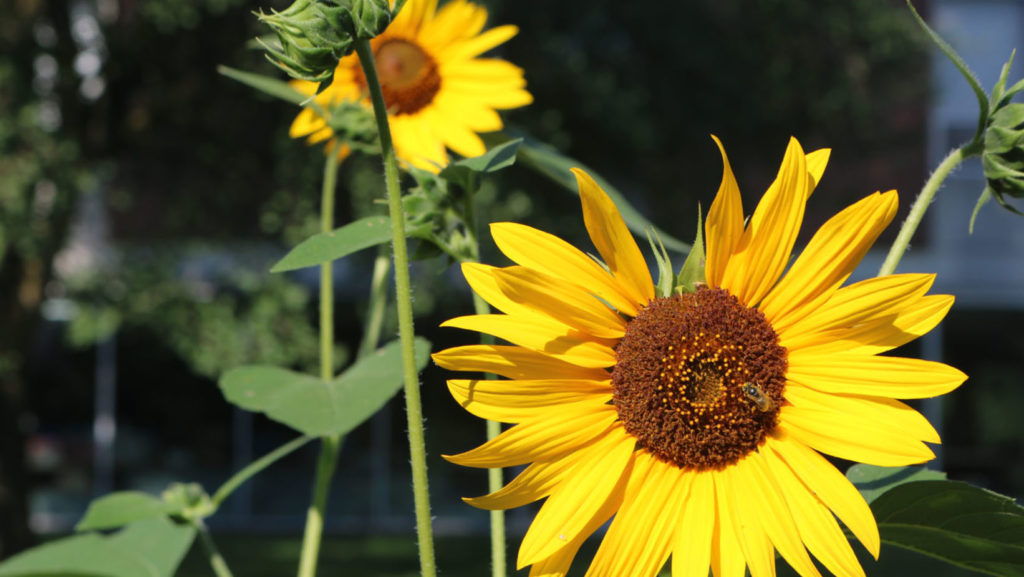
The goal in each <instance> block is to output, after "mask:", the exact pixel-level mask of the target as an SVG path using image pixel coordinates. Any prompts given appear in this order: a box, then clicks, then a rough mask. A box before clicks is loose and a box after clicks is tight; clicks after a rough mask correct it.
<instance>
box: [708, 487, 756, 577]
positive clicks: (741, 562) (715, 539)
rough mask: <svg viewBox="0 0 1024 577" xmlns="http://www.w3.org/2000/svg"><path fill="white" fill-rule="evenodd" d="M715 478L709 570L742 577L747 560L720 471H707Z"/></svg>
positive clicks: (727, 576)
mask: <svg viewBox="0 0 1024 577" xmlns="http://www.w3.org/2000/svg"><path fill="white" fill-rule="evenodd" d="M709 474H710V475H711V476H712V477H713V478H714V480H715V508H716V512H715V519H716V521H717V524H716V526H715V530H714V533H713V534H712V539H711V572H712V573H713V574H714V575H715V577H743V576H744V575H746V567H747V561H746V558H745V557H744V555H743V550H742V549H741V548H740V542H739V541H738V540H737V538H736V528H735V527H734V526H733V522H732V513H731V511H730V507H732V505H733V503H732V501H730V500H729V495H728V493H727V492H726V486H725V484H724V483H723V481H722V475H721V471H709Z"/></svg>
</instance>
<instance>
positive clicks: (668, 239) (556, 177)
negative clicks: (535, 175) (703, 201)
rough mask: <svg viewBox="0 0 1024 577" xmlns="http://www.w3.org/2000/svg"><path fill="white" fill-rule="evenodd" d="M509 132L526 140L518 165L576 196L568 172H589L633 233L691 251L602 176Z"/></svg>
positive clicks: (679, 251) (684, 250) (684, 251)
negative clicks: (654, 235) (651, 234)
mask: <svg viewBox="0 0 1024 577" xmlns="http://www.w3.org/2000/svg"><path fill="white" fill-rule="evenodd" d="M509 132H514V134H515V135H516V136H519V137H520V138H522V139H523V143H522V144H521V145H520V146H519V157H518V158H519V162H520V163H521V164H523V165H524V166H526V167H527V168H530V169H533V170H535V171H537V172H539V173H540V174H542V175H544V176H546V177H548V178H550V179H551V180H553V181H555V182H557V183H558V184H561V185H562V186H563V187H565V188H566V189H568V190H569V191H571V192H576V193H578V191H577V189H576V177H574V176H573V175H572V173H571V172H570V171H569V169H571V168H580V169H582V170H584V171H586V172H587V174H589V175H590V176H591V177H593V179H594V181H596V182H597V184H598V185H600V186H601V188H602V189H603V190H604V191H605V192H606V193H607V194H608V196H609V197H611V199H612V202H614V203H615V206H616V207H618V209H619V213H620V214H622V218H623V220H625V221H626V226H628V227H629V229H630V230H632V231H633V233H634V234H645V233H646V231H647V230H648V229H650V230H652V231H654V232H655V233H657V235H658V237H659V238H661V240H662V242H663V243H665V247H666V248H668V249H670V250H673V251H676V252H678V253H682V254H686V253H687V252H689V251H690V245H688V244H686V243H685V242H683V241H681V240H679V239H677V238H675V237H673V236H671V235H669V234H668V233H666V232H665V231H663V230H661V229H660V228H658V227H656V226H654V224H653V223H651V222H650V221H649V220H647V219H646V218H644V217H643V216H642V215H641V214H640V212H639V211H638V210H637V209H635V208H634V207H633V205H631V204H629V202H627V201H626V198H625V197H624V196H623V195H622V193H621V192H619V190H618V189H617V188H615V187H614V186H612V185H611V184H610V183H609V182H608V181H607V180H605V179H604V178H602V177H601V175H600V174H597V173H596V172H594V171H593V170H591V169H590V168H587V166H586V165H584V164H583V163H581V162H579V161H577V160H575V159H573V158H570V157H568V156H565V155H563V154H562V153H560V152H558V151H557V150H555V149H554V148H552V147H551V146H549V145H547V144H544V143H543V142H540V141H537V140H534V139H532V138H530V137H529V136H527V135H526V134H525V133H522V132H520V131H512V130H510V131H509Z"/></svg>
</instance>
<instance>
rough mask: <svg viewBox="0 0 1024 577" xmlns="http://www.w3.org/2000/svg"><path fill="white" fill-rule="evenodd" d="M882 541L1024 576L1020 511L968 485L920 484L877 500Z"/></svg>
mask: <svg viewBox="0 0 1024 577" xmlns="http://www.w3.org/2000/svg"><path fill="white" fill-rule="evenodd" d="M871 510H872V511H873V512H874V514H875V519H876V520H877V521H878V529H879V532H880V534H881V537H882V541H883V542H885V543H888V544H891V545H897V546H899V547H903V548H905V549H909V550H911V551H916V552H918V553H922V554H925V555H928V556H930V557H934V558H936V559H939V560H941V561H945V562H946V563H950V564H952V565H956V566H959V567H963V568H965V569H971V570H974V571H978V572H980V573H985V574H988V575H996V576H1001V577H1006V576H1011V575H1016V576H1020V575H1024V508H1022V507H1020V506H1019V505H1017V504H1016V503H1015V502H1014V500H1013V499H1011V498H1009V497H1005V496H1003V495H999V494H997V493H993V492H991V491H986V490H985V489H981V488H978V487H974V486H971V485H968V484H967V483H961V482H954V481H918V482H912V483H905V484H901V485H899V486H897V487H894V488H892V489H890V490H889V491H887V492H886V493H884V494H883V495H881V496H879V497H878V498H877V499H876V500H875V501H874V502H873V503H872V504H871Z"/></svg>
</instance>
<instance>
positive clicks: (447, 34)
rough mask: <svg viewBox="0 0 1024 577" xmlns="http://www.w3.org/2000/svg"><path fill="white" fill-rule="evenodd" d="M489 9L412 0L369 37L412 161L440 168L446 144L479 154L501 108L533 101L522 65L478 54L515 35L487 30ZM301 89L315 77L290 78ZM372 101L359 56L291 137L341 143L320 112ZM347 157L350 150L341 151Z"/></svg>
mask: <svg viewBox="0 0 1024 577" xmlns="http://www.w3.org/2000/svg"><path fill="white" fill-rule="evenodd" d="M486 21H487V10H486V9H484V8H483V7H481V6H477V5H476V4H473V3H470V2H465V1H464V0H451V1H450V2H448V3H447V4H445V5H444V7H442V8H441V9H440V10H438V9H437V1H436V0H409V2H408V3H407V4H406V6H405V7H404V8H403V10H402V11H401V12H400V13H399V14H398V16H397V17H396V18H395V20H394V21H393V22H392V23H391V25H390V26H388V28H387V30H385V31H384V32H383V33H382V34H381V35H379V36H377V37H376V38H374V39H373V40H372V41H371V46H372V48H373V54H374V59H375V61H376V65H377V74H378V76H379V78H380V83H381V89H382V91H383V93H384V101H385V102H386V103H387V107H388V117H389V121H390V124H391V132H392V136H393V137H394V143H395V152H396V154H397V155H398V157H399V158H400V159H402V160H404V161H406V162H408V163H410V164H412V165H414V166H417V167H419V168H423V169H426V170H430V171H433V172H437V171H438V167H439V166H444V165H445V164H447V163H448V154H447V152H446V150H445V149H446V147H447V148H450V149H451V150H453V151H455V152H456V153H458V154H459V155H461V156H464V157H473V156H479V155H481V154H483V153H484V152H485V151H486V147H485V146H484V143H483V141H482V140H480V137H479V136H478V135H477V133H479V132H493V131H496V130H501V128H502V126H503V125H502V122H501V117H500V116H499V115H498V113H497V112H496V111H497V110H505V109H509V108H518V107H520V106H525V105H527V104H529V103H530V102H532V101H533V97H532V96H531V95H530V93H529V92H527V91H526V89H525V88H524V87H525V86H526V81H525V80H524V79H523V70H522V69H521V68H519V67H518V66H515V65H513V64H510V63H509V62H506V61H504V60H497V59H493V58H478V56H480V54H483V53H484V52H486V51H488V50H490V49H491V48H494V47H496V46H498V45H500V44H502V43H504V42H505V41H507V40H508V39H510V38H512V37H513V36H515V35H516V33H517V32H518V28H516V27H515V26H511V25H505V26H498V27H497V28H491V29H490V30H487V31H483V28H484V23H485V22H486ZM292 86H293V87H295V88H296V89H297V90H299V91H300V92H302V93H303V94H306V95H310V96H312V95H313V94H316V91H317V87H318V85H317V84H316V83H314V82H306V81H301V80H297V81H293V82H292ZM346 100H347V101H351V102H361V103H362V104H363V105H365V106H366V107H367V108H369V107H370V106H371V104H370V99H369V95H368V93H367V90H366V78H365V76H364V75H363V71H362V68H361V67H360V65H359V58H358V57H357V56H356V55H355V54H350V55H348V56H346V57H344V58H342V59H341V60H340V61H339V62H338V66H337V68H336V69H335V71H334V79H333V81H332V82H331V84H330V86H328V87H327V88H326V89H324V90H323V92H321V93H320V94H319V95H317V96H316V98H315V99H314V102H315V104H316V106H315V107H307V108H304V109H303V110H302V112H300V113H299V115H298V116H297V117H296V118H295V121H294V122H292V126H291V129H290V131H289V135H290V136H291V137H292V138H302V137H307V141H308V142H309V143H310V144H315V143H318V142H323V141H329V145H328V150H329V151H330V150H333V149H334V147H335V146H336V143H335V142H334V140H333V136H334V133H333V131H332V130H331V128H330V126H328V123H327V120H325V119H324V118H323V116H321V115H320V114H319V113H318V111H317V110H316V108H319V109H320V111H324V110H330V109H331V108H332V107H333V106H334V105H336V104H337V103H339V102H342V101H346ZM339 152H340V153H341V154H342V155H343V156H344V155H346V154H347V148H345V147H344V146H343V147H342V148H341V149H339Z"/></svg>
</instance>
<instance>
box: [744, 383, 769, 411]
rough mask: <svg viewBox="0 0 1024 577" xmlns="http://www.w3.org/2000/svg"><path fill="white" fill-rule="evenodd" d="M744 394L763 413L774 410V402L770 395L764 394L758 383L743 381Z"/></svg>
mask: <svg viewBox="0 0 1024 577" xmlns="http://www.w3.org/2000/svg"><path fill="white" fill-rule="evenodd" d="M742 390H743V394H744V395H745V396H746V397H747V399H749V400H750V402H751V403H754V405H756V406H757V409H758V410H759V411H761V412H762V413H767V412H768V411H770V410H772V407H773V406H774V403H773V402H772V400H771V398H770V397H768V395H766V394H764V391H762V390H761V387H759V386H757V384H756V383H743V387H742Z"/></svg>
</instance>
